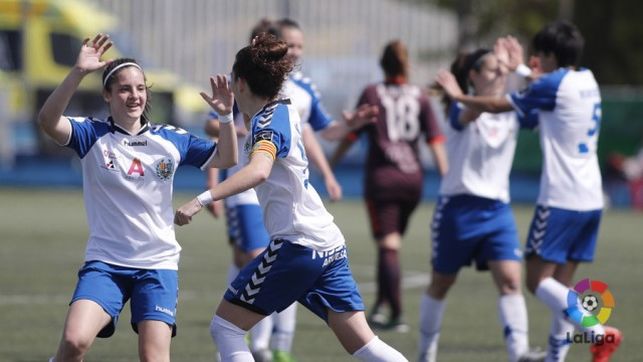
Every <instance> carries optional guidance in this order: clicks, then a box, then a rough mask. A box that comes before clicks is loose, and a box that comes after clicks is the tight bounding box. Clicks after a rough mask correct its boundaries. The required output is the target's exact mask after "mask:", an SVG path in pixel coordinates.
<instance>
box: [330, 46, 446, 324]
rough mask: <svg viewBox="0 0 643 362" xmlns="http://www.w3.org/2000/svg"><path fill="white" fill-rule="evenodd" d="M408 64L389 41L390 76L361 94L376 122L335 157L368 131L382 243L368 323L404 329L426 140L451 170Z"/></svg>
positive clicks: (401, 49)
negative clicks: (405, 253) (409, 232)
mask: <svg viewBox="0 0 643 362" xmlns="http://www.w3.org/2000/svg"><path fill="white" fill-rule="evenodd" d="M408 64H409V63H408V52H407V50H406V46H405V45H404V44H403V43H401V42H400V41H392V42H390V43H388V44H387V45H386V47H385V48H384V52H383V54H382V58H381V59H380V65H381V66H382V69H383V70H384V74H385V80H384V81H383V82H381V83H377V84H372V85H369V86H367V87H366V88H365V89H364V91H363V92H362V95H361V97H360V99H359V105H362V104H370V105H373V106H377V108H378V110H379V112H378V117H377V122H375V123H373V124H369V125H366V126H364V127H362V128H361V129H358V130H356V131H354V132H353V133H351V134H349V136H348V137H346V138H345V139H344V140H343V141H342V143H341V144H340V145H339V147H338V148H337V150H336V152H335V155H334V157H333V161H337V160H339V158H341V157H342V155H343V154H344V153H345V152H346V151H347V150H348V148H349V147H350V145H351V144H352V143H353V142H354V141H355V140H356V139H357V136H358V134H359V133H362V132H365V133H366V134H367V135H368V143H369V149H368V156H367V157H368V159H367V161H366V175H365V177H364V198H365V201H366V206H367V209H368V215H369V218H370V221H371V231H372V233H373V237H374V239H375V240H376V242H377V246H378V262H377V285H378V292H377V299H376V301H375V306H374V307H373V309H372V310H371V311H370V316H369V322H370V323H371V324H372V326H373V327H376V328H378V327H379V328H383V329H391V330H396V331H400V332H404V331H407V330H408V329H409V327H408V325H407V324H406V323H405V322H404V320H403V317H402V302H401V293H400V274H401V273H400V264H399V258H398V250H399V248H400V245H401V239H402V235H404V232H405V231H406V226H407V224H408V220H409V218H410V216H411V214H412V213H413V211H414V210H415V208H416V206H417V205H418V203H419V201H420V198H421V195H422V184H423V182H422V177H423V170H422V165H421V163H420V144H419V143H420V141H421V140H422V139H423V140H425V141H426V142H427V143H428V146H429V149H430V150H431V152H432V154H433V158H434V160H435V164H436V166H437V168H438V171H439V172H440V174H441V175H443V174H444V173H445V172H446V169H447V162H446V155H445V151H444V146H443V143H444V139H443V136H442V133H441V131H440V128H439V126H438V123H437V121H436V119H435V116H434V113H433V110H432V109H431V106H430V103H429V98H428V96H427V95H426V94H425V93H424V92H423V91H422V89H421V88H420V87H418V86H415V85H411V84H408V83H407V80H408V77H407V76H408V69H409V65H408ZM385 305H388V307H389V308H390V315H388V316H386V315H384V313H383V307H384V306H385Z"/></svg>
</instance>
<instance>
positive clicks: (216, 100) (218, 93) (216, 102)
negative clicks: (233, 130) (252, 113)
mask: <svg viewBox="0 0 643 362" xmlns="http://www.w3.org/2000/svg"><path fill="white" fill-rule="evenodd" d="M210 86H211V87H212V96H209V95H208V94H206V93H205V92H201V93H200V94H201V97H202V98H203V100H205V101H206V102H207V103H208V104H209V105H210V107H212V109H214V111H215V112H217V114H219V115H227V114H230V113H231V112H232V105H233V104H234V95H233V94H232V89H230V84H229V83H228V77H226V76H225V75H223V74H217V75H216V76H214V77H210Z"/></svg>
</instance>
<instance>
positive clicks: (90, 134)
mask: <svg viewBox="0 0 643 362" xmlns="http://www.w3.org/2000/svg"><path fill="white" fill-rule="evenodd" d="M68 119H69V123H70V124H71V135H70V138H69V142H68V143H67V144H66V146H67V147H69V148H71V149H73V150H74V151H76V153H77V154H78V156H80V158H83V157H85V155H86V154H87V153H88V152H89V150H90V149H91V148H92V146H93V145H94V143H96V141H97V140H98V139H99V138H100V137H101V136H103V135H104V134H105V133H107V132H109V125H108V124H107V123H105V122H102V121H98V120H94V119H93V118H82V117H68Z"/></svg>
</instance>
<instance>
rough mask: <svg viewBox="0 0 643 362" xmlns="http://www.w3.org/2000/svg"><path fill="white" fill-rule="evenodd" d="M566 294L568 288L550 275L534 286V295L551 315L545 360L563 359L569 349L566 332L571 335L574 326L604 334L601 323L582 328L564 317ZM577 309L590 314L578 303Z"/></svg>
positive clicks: (566, 306)
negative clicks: (546, 307)
mask: <svg viewBox="0 0 643 362" xmlns="http://www.w3.org/2000/svg"><path fill="white" fill-rule="evenodd" d="M568 294H569V288H567V287H566V286H565V285H563V284H561V283H560V282H558V281H557V280H555V279H554V278H551V277H549V278H545V279H543V280H542V281H541V282H540V284H538V287H537V288H536V297H538V299H540V300H541V301H542V302H543V303H545V304H546V305H547V306H548V307H549V309H550V310H551V312H552V316H553V317H552V319H553V320H552V326H551V334H550V336H549V341H548V347H547V359H546V361H563V360H564V359H565V355H567V351H568V350H569V343H567V342H568V341H567V333H568V332H569V334H570V335H573V333H574V326H575V327H577V328H578V329H579V330H585V331H587V332H594V335H604V334H605V328H603V326H602V325H601V324H596V325H594V326H592V327H587V328H584V327H582V326H581V325H578V324H576V323H574V322H573V321H570V320H568V319H567V318H566V316H565V313H564V311H565V309H567V308H569V306H568V305H567V295H568ZM578 309H579V310H580V311H581V313H583V315H589V314H590V313H589V312H587V311H586V310H585V309H584V308H583V307H582V306H580V305H579V306H578Z"/></svg>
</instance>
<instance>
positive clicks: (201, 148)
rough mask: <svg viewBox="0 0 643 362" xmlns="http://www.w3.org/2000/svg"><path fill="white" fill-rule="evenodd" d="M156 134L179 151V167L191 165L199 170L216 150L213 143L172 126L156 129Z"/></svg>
mask: <svg viewBox="0 0 643 362" xmlns="http://www.w3.org/2000/svg"><path fill="white" fill-rule="evenodd" d="M156 132H157V133H158V134H159V135H161V136H162V137H163V138H165V139H166V140H168V141H170V142H172V144H174V146H175V147H176V149H177V150H178V151H179V154H180V155H181V162H180V163H179V166H182V165H192V166H195V167H198V168H201V167H203V165H204V164H205V163H206V162H207V161H208V160H209V159H210V157H212V155H213V154H214V151H215V149H216V143H214V142H213V141H210V140H206V139H203V138H199V137H196V136H193V135H191V134H189V133H188V132H187V131H185V130H184V129H181V128H176V127H174V126H170V125H163V126H160V127H158V128H156Z"/></svg>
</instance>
